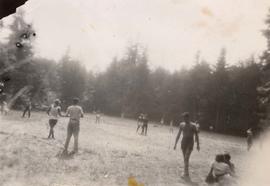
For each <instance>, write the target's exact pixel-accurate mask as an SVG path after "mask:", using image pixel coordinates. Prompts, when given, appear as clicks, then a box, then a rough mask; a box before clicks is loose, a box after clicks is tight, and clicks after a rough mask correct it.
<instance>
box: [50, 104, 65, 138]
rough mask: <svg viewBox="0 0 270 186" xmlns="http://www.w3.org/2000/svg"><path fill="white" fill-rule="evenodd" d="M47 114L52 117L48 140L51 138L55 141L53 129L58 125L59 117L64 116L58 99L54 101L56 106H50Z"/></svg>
mask: <svg viewBox="0 0 270 186" xmlns="http://www.w3.org/2000/svg"><path fill="white" fill-rule="evenodd" d="M47 114H48V115H49V116H50V119H49V125H50V131H49V136H48V139H50V138H52V139H54V130H53V128H54V126H55V125H56V124H57V121H58V117H59V116H62V114H61V107H60V101H59V100H58V99H56V100H55V101H54V104H53V105H52V106H50V108H49V109H48V110H47Z"/></svg>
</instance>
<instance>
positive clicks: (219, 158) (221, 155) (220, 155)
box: [216, 154, 224, 163]
mask: <svg viewBox="0 0 270 186" xmlns="http://www.w3.org/2000/svg"><path fill="white" fill-rule="evenodd" d="M216 161H217V162H219V163H220V162H224V155H223V154H217V155H216Z"/></svg>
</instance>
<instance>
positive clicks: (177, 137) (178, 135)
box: [173, 126, 182, 150]
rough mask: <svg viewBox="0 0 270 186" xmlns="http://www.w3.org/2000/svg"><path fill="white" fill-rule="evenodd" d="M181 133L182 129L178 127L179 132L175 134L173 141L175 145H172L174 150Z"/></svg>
mask: <svg viewBox="0 0 270 186" xmlns="http://www.w3.org/2000/svg"><path fill="white" fill-rule="evenodd" d="M181 132H182V127H181V126H180V128H179V132H178V134H177V136H176V139H175V144H174V148H173V149H174V150H175V149H176V146H177V143H178V141H179V138H180V136H181Z"/></svg>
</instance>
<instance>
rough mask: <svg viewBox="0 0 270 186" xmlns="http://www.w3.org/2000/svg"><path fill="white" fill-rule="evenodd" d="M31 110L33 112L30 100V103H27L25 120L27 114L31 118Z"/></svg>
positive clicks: (24, 112)
mask: <svg viewBox="0 0 270 186" xmlns="http://www.w3.org/2000/svg"><path fill="white" fill-rule="evenodd" d="M31 110H32V103H31V101H30V100H29V101H27V102H26V105H25V107H24V111H23V115H22V117H23V118H24V117H25V114H26V113H28V118H30V117H31Z"/></svg>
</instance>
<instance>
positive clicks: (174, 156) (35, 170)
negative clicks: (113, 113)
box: [0, 112, 247, 186]
mask: <svg viewBox="0 0 270 186" xmlns="http://www.w3.org/2000/svg"><path fill="white" fill-rule="evenodd" d="M20 114H21V113H18V112H10V113H9V116H4V117H2V119H1V120H0V143H1V145H0V185H3V186H116V185H119V186H127V185H128V178H129V177H130V176H133V177H135V179H136V180H137V181H138V182H140V183H143V184H144V185H145V186H146V185H147V186H183V185H186V183H185V182H184V181H183V180H182V179H181V174H182V170H183V159H182V154H181V150H180V144H179V145H178V149H177V150H176V151H174V150H173V149H172V147H173V143H174V140H175V136H176V132H177V128H175V129H174V133H173V135H171V134H170V133H169V128H168V127H166V126H159V125H155V124H153V123H150V126H149V130H148V131H149V132H148V135H147V136H141V135H139V134H136V127H137V125H136V122H135V121H133V120H128V119H120V118H113V117H106V116H104V117H103V118H102V122H101V124H95V123H94V116H93V115H86V116H85V118H83V119H82V120H81V131H80V137H79V154H78V155H76V156H74V157H73V158H72V159H62V158H59V156H58V155H59V154H60V152H61V151H62V150H63V144H64V141H65V137H66V127H67V121H68V119H67V118H61V119H60V121H59V122H58V124H57V126H56V127H55V137H56V139H55V140H48V139H46V137H47V135H48V125H47V120H48V117H47V116H46V114H45V113H33V116H32V118H30V119H27V118H21V117H20ZM200 139H201V151H200V152H197V151H195V149H194V151H193V153H192V156H191V163H190V171H191V178H192V180H193V181H194V182H195V183H196V185H204V179H205V176H206V175H207V173H208V171H209V167H210V164H211V162H213V160H214V157H215V154H217V153H222V152H224V151H228V152H230V153H231V155H232V160H233V162H234V163H235V165H236V168H237V171H241V172H242V171H243V170H245V166H246V164H245V161H244V160H245V157H246V154H247V152H246V144H245V139H243V138H237V137H232V136H225V135H218V134H214V133H207V132H201V133H200ZM72 147H73V139H72V140H71V144H70V148H72Z"/></svg>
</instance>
